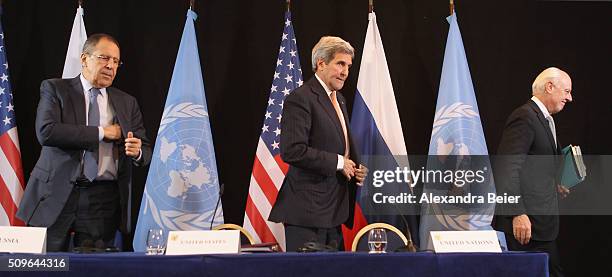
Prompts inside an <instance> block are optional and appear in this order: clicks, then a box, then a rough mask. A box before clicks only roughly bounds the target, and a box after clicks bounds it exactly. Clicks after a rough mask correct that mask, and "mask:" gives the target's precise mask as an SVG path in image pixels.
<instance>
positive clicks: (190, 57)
mask: <svg viewBox="0 0 612 277" xmlns="http://www.w3.org/2000/svg"><path fill="white" fill-rule="evenodd" d="M196 18H197V15H196V13H195V12H193V11H192V10H188V11H187V20H186V22H185V28H184V30H183V36H182V38H181V44H180V46H179V51H178V55H177V57H176V63H175V65H174V72H173V74H172V81H171V82H170V89H169V91H168V97H167V99H166V106H165V108H164V112H163V115H162V119H161V123H160V125H159V131H158V133H157V140H156V142H155V151H154V152H153V159H152V161H151V167H150V169H149V175H148V177H147V182H146V184H145V191H144V195H143V197H142V204H141V205H140V213H139V216H138V224H137V226H136V232H135V235H134V251H136V252H143V251H145V248H146V237H147V232H148V230H149V229H152V228H156V229H163V230H164V234H167V233H168V232H167V231H171V230H203V229H208V228H210V225H211V221H212V220H213V218H214V222H213V224H214V225H218V224H222V223H223V209H222V208H221V207H218V209H215V207H216V204H217V200H218V199H219V178H218V174H217V164H216V160H215V150H214V146H213V140H212V134H211V131H210V121H209V118H208V108H207V105H206V96H205V92H204V81H203V79H202V70H201V68H200V57H199V54H198V44H197V39H196V34H195V28H194V21H195V20H196ZM215 210H216V211H217V214H216V215H214V216H213V213H214V211H215Z"/></svg>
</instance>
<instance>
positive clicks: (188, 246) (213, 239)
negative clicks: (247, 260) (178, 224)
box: [166, 230, 240, 255]
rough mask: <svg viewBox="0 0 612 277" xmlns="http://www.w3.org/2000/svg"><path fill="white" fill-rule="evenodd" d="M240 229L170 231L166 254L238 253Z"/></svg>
mask: <svg viewBox="0 0 612 277" xmlns="http://www.w3.org/2000/svg"><path fill="white" fill-rule="evenodd" d="M238 253H240V231H238V230H215V231H170V233H168V245H167V246H166V255H193V254H238Z"/></svg>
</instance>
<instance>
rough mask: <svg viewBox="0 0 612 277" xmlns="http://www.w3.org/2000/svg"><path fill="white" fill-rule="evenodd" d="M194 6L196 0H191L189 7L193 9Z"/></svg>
mask: <svg viewBox="0 0 612 277" xmlns="http://www.w3.org/2000/svg"><path fill="white" fill-rule="evenodd" d="M193 6H195V1H194V0H189V9H190V10H192V11H193Z"/></svg>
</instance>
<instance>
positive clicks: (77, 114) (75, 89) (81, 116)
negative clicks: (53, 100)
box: [69, 75, 87, 125]
mask: <svg viewBox="0 0 612 277" xmlns="http://www.w3.org/2000/svg"><path fill="white" fill-rule="evenodd" d="M80 76H81V75H79V76H76V78H72V79H71V80H70V86H71V87H72V90H71V91H70V92H69V95H70V96H69V97H70V100H71V102H72V110H73V111H74V121H75V122H76V123H77V124H79V125H85V124H86V120H85V119H86V118H87V114H86V113H85V95H84V94H83V84H81V78H80Z"/></svg>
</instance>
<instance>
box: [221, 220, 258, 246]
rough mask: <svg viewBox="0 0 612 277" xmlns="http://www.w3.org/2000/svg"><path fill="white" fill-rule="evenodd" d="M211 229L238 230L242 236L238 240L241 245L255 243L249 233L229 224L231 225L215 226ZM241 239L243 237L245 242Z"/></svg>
mask: <svg viewBox="0 0 612 277" xmlns="http://www.w3.org/2000/svg"><path fill="white" fill-rule="evenodd" d="M212 229H213V230H238V231H240V234H242V236H241V239H240V242H241V243H242V244H247V243H248V244H254V243H255V240H254V239H253V236H251V234H250V233H249V231H247V230H246V229H244V228H242V227H241V226H238V225H236V224H231V223H226V224H221V225H217V226H215V227H213V228H212ZM242 237H245V238H246V241H245V240H244V239H243V238H242Z"/></svg>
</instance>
